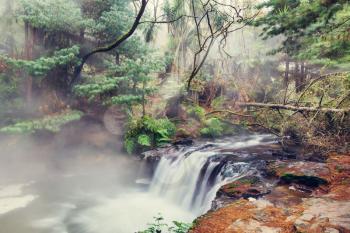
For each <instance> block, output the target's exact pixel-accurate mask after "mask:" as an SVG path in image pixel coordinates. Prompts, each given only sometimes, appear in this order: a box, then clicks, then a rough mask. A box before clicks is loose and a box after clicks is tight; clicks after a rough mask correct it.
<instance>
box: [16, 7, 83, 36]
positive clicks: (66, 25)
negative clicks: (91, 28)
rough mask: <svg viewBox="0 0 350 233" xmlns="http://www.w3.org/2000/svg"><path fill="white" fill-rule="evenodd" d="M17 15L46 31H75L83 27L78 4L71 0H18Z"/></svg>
mask: <svg viewBox="0 0 350 233" xmlns="http://www.w3.org/2000/svg"><path fill="white" fill-rule="evenodd" d="M20 6H21V9H20V10H19V11H18V17H19V18H20V19H22V20H24V21H25V22H28V23H29V24H30V25H32V26H33V27H35V28H41V29H45V30H46V31H51V32H53V31H55V32H57V31H66V32H67V31H68V32H76V31H79V29H80V28H83V27H84V24H85V23H86V19H83V17H82V15H81V10H80V7H79V5H78V4H77V3H76V2H75V1H71V0H20Z"/></svg>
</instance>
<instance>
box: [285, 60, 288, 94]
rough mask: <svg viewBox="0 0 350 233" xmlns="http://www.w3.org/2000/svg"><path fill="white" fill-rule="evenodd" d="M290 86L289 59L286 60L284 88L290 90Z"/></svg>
mask: <svg viewBox="0 0 350 233" xmlns="http://www.w3.org/2000/svg"><path fill="white" fill-rule="evenodd" d="M288 84H289V58H287V59H286V70H285V72H284V87H285V88H288Z"/></svg>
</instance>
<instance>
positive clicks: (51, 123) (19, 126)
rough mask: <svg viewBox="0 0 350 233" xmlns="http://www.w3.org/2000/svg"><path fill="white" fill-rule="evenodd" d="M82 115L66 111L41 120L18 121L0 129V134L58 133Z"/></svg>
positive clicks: (77, 112)
mask: <svg viewBox="0 0 350 233" xmlns="http://www.w3.org/2000/svg"><path fill="white" fill-rule="evenodd" d="M82 115H83V114H82V113H81V112H79V111H68V112H64V113H62V114H59V115H53V116H46V117H44V118H42V119H37V120H26V121H20V122H17V123H15V124H13V125H10V126H6V127H4V128H2V129H0V132H2V133H11V134H15V133H35V132H36V131H39V130H48V131H51V132H58V131H59V130H60V128H61V127H62V126H63V125H65V124H67V123H69V122H71V121H75V120H79V119H80V118H81V117H82Z"/></svg>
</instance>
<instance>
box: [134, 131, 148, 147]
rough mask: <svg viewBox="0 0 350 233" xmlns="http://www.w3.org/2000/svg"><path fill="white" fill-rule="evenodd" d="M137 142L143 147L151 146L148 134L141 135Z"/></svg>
mask: <svg viewBox="0 0 350 233" xmlns="http://www.w3.org/2000/svg"><path fill="white" fill-rule="evenodd" d="M137 142H138V144H140V145H141V146H151V138H150V137H149V136H148V135H147V134H141V135H139V137H138V138H137Z"/></svg>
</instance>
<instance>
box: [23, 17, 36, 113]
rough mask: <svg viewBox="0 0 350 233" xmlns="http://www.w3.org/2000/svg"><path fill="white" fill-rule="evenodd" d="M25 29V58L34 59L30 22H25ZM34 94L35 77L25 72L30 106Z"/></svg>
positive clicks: (26, 93) (27, 97) (26, 91)
mask: <svg viewBox="0 0 350 233" xmlns="http://www.w3.org/2000/svg"><path fill="white" fill-rule="evenodd" d="M24 31H25V51H24V53H25V59H26V60H32V59H33V46H34V45H33V31H32V28H31V26H30V25H29V23H28V22H25V24H24ZM32 95H33V79H32V77H31V76H30V75H29V74H25V96H26V102H27V105H28V107H29V106H30V105H31V103H32Z"/></svg>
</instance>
